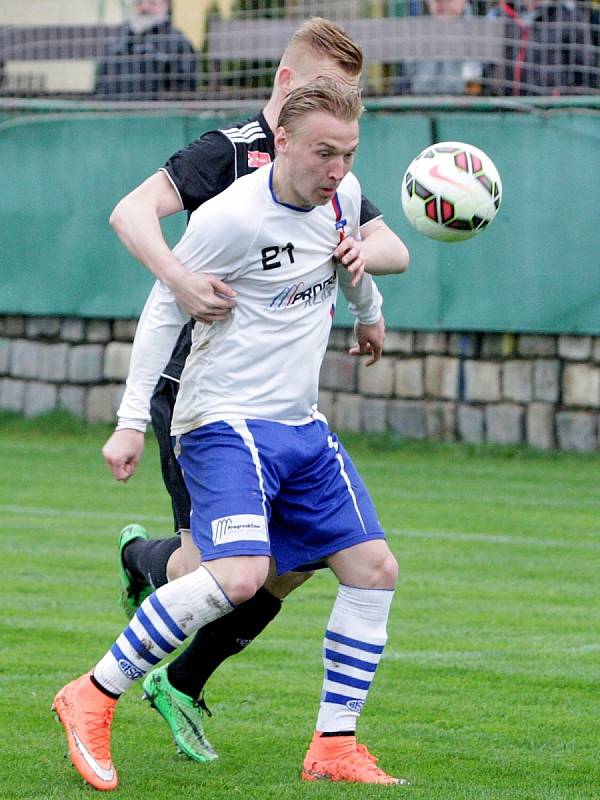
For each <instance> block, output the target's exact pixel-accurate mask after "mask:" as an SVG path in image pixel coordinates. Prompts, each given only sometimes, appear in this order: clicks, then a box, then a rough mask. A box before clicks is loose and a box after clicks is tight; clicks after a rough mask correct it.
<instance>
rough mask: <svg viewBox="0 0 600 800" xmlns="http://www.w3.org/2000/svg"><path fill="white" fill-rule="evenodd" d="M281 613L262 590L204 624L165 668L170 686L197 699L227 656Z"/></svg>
mask: <svg viewBox="0 0 600 800" xmlns="http://www.w3.org/2000/svg"><path fill="white" fill-rule="evenodd" d="M280 610H281V600H279V599H278V598H277V597H274V596H273V595H272V594H271V593H270V592H268V591H267V590H266V589H259V590H258V592H257V593H256V594H255V595H254V597H251V598H250V600H247V601H246V602H245V603H242V604H241V605H240V606H238V607H237V608H236V609H234V610H233V611H232V612H231V613H230V614H227V615H226V616H224V617H220V618H219V619H217V620H215V621H214V622H211V623H210V624H209V625H205V626H204V628H200V630H199V631H198V632H197V633H196V635H195V636H194V638H193V639H192V641H191V642H190V643H189V645H188V646H187V648H186V649H185V650H184V651H183V653H181V655H179V656H178V657H177V658H176V659H175V660H174V661H172V662H171V663H170V664H169V666H168V669H167V675H168V677H169V682H170V684H171V686H174V687H175V689H178V690H179V691H180V692H183V693H184V694H187V695H188V696H189V697H193V698H194V699H197V698H198V697H200V694H201V693H202V690H203V689H204V684H205V683H206V681H207V680H208V679H209V678H210V676H211V675H212V674H213V672H214V671H215V670H216V669H217V667H218V666H219V664H221V663H222V662H223V661H225V659H226V658H229V656H233V655H235V654H236V653H239V652H241V651H242V650H243V649H244V648H245V647H246V645H248V644H250V642H251V641H252V640H253V639H254V638H255V637H256V636H258V634H259V633H260V632H261V631H262V630H264V629H265V628H266V627H267V625H268V624H269V622H271V620H272V619H273V618H274V617H276V616H277V614H278V613H279V611H280Z"/></svg>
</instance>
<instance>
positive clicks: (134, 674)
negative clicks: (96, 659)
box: [117, 658, 144, 681]
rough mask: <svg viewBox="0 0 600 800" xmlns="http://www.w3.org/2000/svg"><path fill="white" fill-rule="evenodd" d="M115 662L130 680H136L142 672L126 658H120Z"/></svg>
mask: <svg viewBox="0 0 600 800" xmlns="http://www.w3.org/2000/svg"><path fill="white" fill-rule="evenodd" d="M117 664H118V665H119V669H120V670H121V672H122V673H123V675H125V677H126V678H129V680H130V681H137V680H138V678H141V677H142V675H143V674H144V673H143V672H142V670H141V669H139V668H138V667H136V666H135V664H132V663H131V661H127V659H126V658H120V659H119V660H118V661H117Z"/></svg>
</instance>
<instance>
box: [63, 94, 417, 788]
mask: <svg viewBox="0 0 600 800" xmlns="http://www.w3.org/2000/svg"><path fill="white" fill-rule="evenodd" d="M361 110H362V106H361V102H360V97H359V95H358V94H357V93H354V92H344V91H340V90H339V89H338V88H337V86H336V85H335V84H333V83H332V82H331V81H317V82H314V83H312V84H308V85H307V86H306V87H304V88H302V89H297V90H295V91H293V92H292V93H291V94H290V96H289V98H288V101H287V102H286V103H285V105H284V107H283V109H282V112H281V115H280V117H279V121H278V127H277V130H276V134H275V145H276V150H277V158H276V160H275V163H274V166H273V167H272V168H271V167H267V168H264V169H261V170H259V171H257V172H256V173H255V174H254V175H251V176H248V177H247V178H243V179H240V181H238V182H237V183H236V184H234V185H233V186H232V187H230V188H229V189H228V190H226V192H224V193H223V194H222V195H221V196H219V197H217V198H215V199H214V200H211V201H209V202H208V203H207V204H206V205H205V206H204V207H203V208H202V209H201V210H200V211H198V212H197V214H198V216H197V218H196V219H197V224H196V219H193V220H192V224H191V226H190V227H189V228H188V231H187V232H186V234H185V235H184V237H183V239H182V241H181V242H180V244H179V245H178V248H177V255H178V257H179V258H180V259H181V260H182V261H183V263H184V264H185V265H186V266H187V268H189V269H192V270H194V269H201V270H206V271H207V272H208V273H210V274H215V275H219V276H220V277H221V278H222V279H225V280H226V281H227V282H228V283H229V284H230V285H231V286H234V287H235V289H236V291H237V306H236V309H235V311H234V312H233V313H232V314H231V315H229V317H228V318H227V319H226V320H224V321H222V322H218V323H215V324H214V325H213V326H212V327H206V328H203V329H201V330H199V331H198V332H197V334H196V335H195V337H194V342H193V346H192V353H191V355H190V357H189V358H188V361H187V362H186V366H185V368H184V373H183V376H182V385H181V388H180V393H179V395H178V399H177V403H176V409H175V417H174V422H173V433H174V434H176V435H177V442H178V444H177V450H178V452H179V459H180V463H181V465H182V468H183V472H184V476H185V480H186V485H187V487H188V491H189V492H190V495H191V498H192V510H193V516H192V535H193V537H194V539H195V541H196V544H197V545H198V546H199V548H200V550H201V551H202V554H203V564H202V565H201V566H200V567H199V568H198V569H197V570H196V571H195V572H193V573H191V574H189V575H185V576H184V577H181V578H178V579H177V580H175V581H173V582H172V583H170V584H167V585H165V586H163V587H161V588H160V589H158V590H157V591H156V592H155V593H154V594H152V595H151V596H150V597H149V598H147V599H146V600H145V601H144V602H143V603H142V605H141V606H140V608H139V610H138V612H137V613H136V615H135V616H134V617H133V619H132V620H131V623H130V625H129V626H128V627H127V628H126V629H125V630H124V631H123V633H122V634H121V635H120V636H119V638H118V639H117V641H116V642H115V643H114V645H113V646H112V647H111V649H110V650H109V651H108V652H107V653H106V655H105V656H104V657H103V658H102V659H101V660H100V661H99V662H98V664H97V665H96V667H95V668H94V669H93V671H92V672H91V673H90V674H88V675H83V676H81V677H80V678H78V679H76V680H74V681H72V682H71V683H70V684H68V685H67V686H66V687H64V688H63V689H62V690H61V691H60V692H59V693H58V695H57V696H56V698H55V700H54V708H55V710H56V711H57V713H58V714H59V717H60V719H61V721H62V722H63V725H64V726H65V729H66V732H67V738H68V741H69V749H70V753H71V757H72V759H73V762H74V764H75V766H76V767H77V769H78V770H79V771H80V773H81V774H82V775H83V777H84V778H85V779H86V780H88V781H89V782H90V783H92V785H94V786H96V788H99V789H112V788H115V787H116V785H117V777H116V772H115V769H114V766H113V763H112V759H111V756H110V722H111V720H112V714H113V710H114V707H115V705H116V701H117V699H118V697H119V696H120V695H121V694H122V693H123V692H124V691H126V690H127V689H128V688H129V687H130V686H131V685H133V683H134V682H135V681H136V680H138V679H139V678H141V677H142V676H143V675H144V674H145V673H146V672H147V671H148V670H149V669H150V668H151V666H152V665H154V664H156V663H157V662H158V661H159V660H160V659H161V658H164V657H165V656H166V655H167V654H168V653H171V652H172V651H173V650H174V649H175V648H176V647H177V646H179V645H180V644H181V643H182V641H184V639H185V638H186V637H187V636H188V635H190V634H191V633H193V632H194V631H195V630H197V629H198V628H200V627H201V626H203V625H206V624H207V623H209V622H211V621H212V620H214V619H217V618H219V617H221V616H223V615H225V614H227V613H229V612H230V611H231V610H232V609H233V608H235V607H236V606H237V605H238V604H240V603H243V602H245V601H246V600H248V599H249V598H250V597H252V595H253V594H254V593H255V592H256V591H257V590H258V589H259V588H260V586H262V584H263V582H264V580H265V578H266V576H267V573H268V568H269V556H272V557H273V558H274V560H275V563H276V565H277V568H278V571H285V570H287V569H293V568H298V567H301V566H303V565H305V564H315V563H318V562H320V561H322V560H325V561H326V562H327V564H328V566H329V567H330V568H331V569H332V570H333V572H334V573H335V574H336V576H337V577H338V579H339V581H340V588H339V591H338V595H337V598H336V601H335V603H334V607H333V610H332V612H331V616H330V619H329V623H328V626H327V631H326V634H325V644H324V662H325V668H326V670H325V678H324V684H323V694H322V700H321V704H320V709H319V715H318V719H317V725H316V731H315V733H314V736H313V740H312V742H311V745H310V747H309V751H308V753H307V755H306V757H305V759H304V765H303V772H302V776H303V778H304V779H305V780H335V781H348V782H362V783H379V784H397V783H400V782H401V781H400V779H397V778H393V777H391V776H389V775H387V774H386V773H385V772H383V770H381V769H380V768H378V767H377V765H376V763H375V759H374V758H373V756H371V755H370V754H369V753H368V751H367V750H366V748H365V747H364V746H363V745H358V744H357V742H356V738H355V728H356V722H357V718H358V716H359V714H360V711H361V710H362V707H363V704H364V702H365V699H366V696H367V693H368V690H369V687H370V685H371V682H372V679H373V676H374V673H375V671H376V668H377V665H378V662H379V659H380V657H381V653H382V651H383V648H384V645H385V642H386V639H387V633H386V624H387V617H388V614H389V609H390V605H391V601H392V597H393V591H394V588H395V583H396V578H397V564H396V561H395V559H394V556H393V555H392V553H391V551H390V550H389V548H388V546H387V544H386V542H385V537H384V533H383V531H382V529H381V526H380V524H379V521H378V519H377V515H376V512H375V509H374V507H373V505H372V503H371V500H370V498H369V496H368V493H367V491H366V488H365V487H364V484H363V483H362V481H361V480H360V477H359V476H358V474H357V472H356V470H355V468H354V466H353V465H352V462H351V460H350V459H349V457H348V456H347V454H346V453H345V451H344V450H343V448H342V446H341V445H340V443H339V442H338V440H337V438H336V437H335V435H334V434H332V433H331V431H330V430H329V428H328V427H327V424H326V421H325V420H324V418H323V417H322V416H321V415H320V414H318V412H317V411H316V409H315V406H314V404H315V402H316V396H317V389H318V372H319V368H320V365H321V361H322V357H323V354H324V352H325V347H326V344H327V337H328V335H329V330H330V326H331V304H332V303H334V302H335V295H336V284H337V280H339V279H341V277H342V275H344V274H345V270H344V269H343V268H341V269H339V270H338V271H334V269H333V258H332V252H333V250H334V249H335V246H336V244H337V242H338V241H339V236H340V233H341V232H342V231H344V229H346V228H347V229H348V232H349V233H350V234H352V233H353V232H355V231H356V230H357V228H358V223H359V207H360V188H359V185H358V182H357V181H356V179H355V178H354V176H353V175H351V174H349V171H350V168H351V165H352V160H353V156H354V152H355V149H356V146H357V145H358V132H359V126H358V118H359V116H360V112H361ZM209 221H210V223H211V225H208V224H207V223H208V222H209ZM299 284H303V285H302V286H299ZM353 291H354V301H355V302H354V304H355V311H356V313H357V315H358V318H359V320H362V321H363V322H367V323H369V322H373V321H376V320H378V319H381V317H380V304H381V297H380V295H379V293H378V291H377V289H376V287H375V286H374V284H373V283H372V281H371V279H370V277H369V276H365V277H363V279H362V281H361V282H360V283H359V284H358V285H357V286H356V287H355V288H354V290H353ZM282 298H283V299H282ZM181 321H182V320H181V312H179V311H178V310H177V305H176V303H175V301H174V299H173V297H172V295H171V294H170V293H169V292H167V291H166V290H164V289H163V288H161V287H157V288H156V289H155V290H154V292H153V295H152V297H151V298H150V301H149V303H148V305H147V306H146V308H145V311H144V315H143V318H142V320H141V324H140V326H139V328H138V332H139V335H138V333H136V341H135V344H134V350H133V355H132V366H131V371H130V380H129V381H128V386H127V390H126V395H125V398H124V403H123V406H122V408H121V410H120V414H123V413H125V412H127V413H131V412H134V413H135V414H137V413H138V412H139V419H140V421H141V422H144V420H145V419H147V417H148V407H149V401H150V395H151V392H152V389H153V387H154V384H155V381H156V377H157V375H158V372H157V370H158V371H160V369H161V367H162V364H163V363H164V359H165V357H168V355H169V353H170V348H171V346H172V344H173V341H174V340H173V336H175V337H176V336H177V334H178V331H179V328H180V326H181ZM381 324H383V323H382V322H381ZM155 353H156V355H152V354H155ZM224 362H226V363H224ZM211 380H213V381H214V386H213V387H211V386H209V385H207V384H208V383H210V381H211ZM240 396H241V400H240ZM136 418H137V417H135V416H132V417H131V418H130V419H129V424H133V423H134V421H135V419H136ZM142 446H143V443H142ZM207 463H210V465H211V469H207ZM215 466H216V468H215Z"/></svg>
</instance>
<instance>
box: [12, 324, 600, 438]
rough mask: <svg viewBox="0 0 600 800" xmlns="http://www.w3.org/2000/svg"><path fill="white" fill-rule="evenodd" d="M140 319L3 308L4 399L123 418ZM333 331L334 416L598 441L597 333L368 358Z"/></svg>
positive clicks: (412, 339) (473, 433)
mask: <svg viewBox="0 0 600 800" xmlns="http://www.w3.org/2000/svg"><path fill="white" fill-rule="evenodd" d="M135 325H136V322H135V321H134V320H82V319H78V318H67V319H58V318H54V317H47V318H39V317H15V316H10V317H0V408H2V409H9V410H14V411H19V412H22V413H24V414H25V415H27V416H35V415H37V414H42V413H44V412H46V411H49V410H51V409H54V408H64V409H67V410H69V411H71V412H72V413H74V414H76V415H78V416H83V417H85V418H86V419H88V420H89V421H106V422H110V421H112V420H114V417H115V410H116V408H117V406H118V403H119V400H120V397H121V393H122V391H123V381H124V378H125V376H126V373H127V367H128V362H129V355H130V352H131V341H132V339H133V334H134V332H135ZM350 342H351V332H350V331H348V330H345V329H335V330H334V331H333V334H332V337H331V341H330V346H329V350H328V352H327V355H326V357H325V362H324V365H323V370H322V373H321V396H320V407H321V410H322V411H323V412H324V413H325V414H326V415H327V417H328V418H329V420H330V423H331V425H332V427H333V428H335V429H338V430H350V431H371V432H383V431H394V432H396V433H398V434H399V435H401V436H405V437H410V438H417V439H425V438H430V439H436V440H439V441H455V440H462V441H467V442H484V441H487V442H495V443H499V444H519V443H526V444H529V445H531V446H532V447H535V448H539V449H550V448H555V447H558V448H561V449H566V450H578V451H590V450H597V449H600V432H599V424H598V417H599V414H598V411H599V409H600V337H592V336H566V335H562V336H537V335H526V334H521V335H516V334H488V333H485V334H477V333H465V334H460V333H450V334H447V333H424V332H412V331H411V332H398V331H390V332H388V334H387V337H386V346H385V352H384V356H383V358H382V359H381V361H380V362H378V363H377V364H375V365H373V366H371V367H368V368H366V367H365V366H364V359H357V358H355V357H353V356H350V355H348V352H347V350H348V347H349V344H350Z"/></svg>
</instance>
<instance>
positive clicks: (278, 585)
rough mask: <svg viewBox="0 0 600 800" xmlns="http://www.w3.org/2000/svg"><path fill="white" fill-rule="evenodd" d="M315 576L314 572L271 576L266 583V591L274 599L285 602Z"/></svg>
mask: <svg viewBox="0 0 600 800" xmlns="http://www.w3.org/2000/svg"><path fill="white" fill-rule="evenodd" d="M314 574H315V573H314V572H286V573H285V575H269V577H268V578H267V580H266V581H265V589H266V590H267V591H269V592H270V593H271V594H272V595H273V596H274V597H277V598H278V599H279V600H283V598H284V597H287V596H288V594H290V592H293V591H294V589H297V588H298V587H299V586H302V584H303V583H305V582H306V581H307V580H308V579H309V578H312V576H313V575H314Z"/></svg>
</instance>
